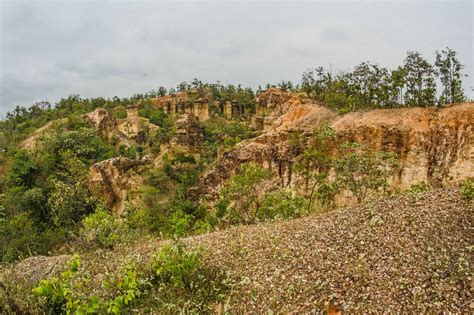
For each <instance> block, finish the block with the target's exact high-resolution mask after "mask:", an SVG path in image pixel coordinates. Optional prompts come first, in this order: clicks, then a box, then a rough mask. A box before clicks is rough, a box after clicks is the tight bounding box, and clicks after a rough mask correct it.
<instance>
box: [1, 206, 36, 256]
mask: <svg viewBox="0 0 474 315" xmlns="http://www.w3.org/2000/svg"><path fill="white" fill-rule="evenodd" d="M0 244H2V246H0V261H1V262H11V261H14V260H16V259H18V258H19V257H21V256H24V255H28V254H29V255H31V254H32V253H35V252H36V249H37V245H38V236H37V233H36V230H35V228H34V222H33V221H32V220H31V219H30V217H29V215H28V213H26V212H22V213H19V214H17V215H15V216H13V217H11V218H9V219H7V220H5V221H4V222H0Z"/></svg>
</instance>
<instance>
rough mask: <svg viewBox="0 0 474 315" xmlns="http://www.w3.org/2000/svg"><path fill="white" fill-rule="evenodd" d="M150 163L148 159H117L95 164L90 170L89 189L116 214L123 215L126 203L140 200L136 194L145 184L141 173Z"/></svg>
mask: <svg viewBox="0 0 474 315" xmlns="http://www.w3.org/2000/svg"><path fill="white" fill-rule="evenodd" d="M150 162H151V161H150V160H149V159H147V158H146V157H145V158H144V159H142V160H141V161H137V160H131V159H128V158H124V157H116V158H111V159H108V160H104V161H101V162H99V163H96V164H93V165H92V166H91V168H90V169H89V189H90V190H91V192H93V193H94V194H95V195H96V196H97V197H99V198H101V199H102V200H104V202H105V205H106V206H107V208H109V209H111V211H112V212H113V213H114V214H116V215H121V214H122V213H123V211H124V209H125V203H126V202H131V203H133V202H134V201H137V200H138V199H137V198H136V196H134V194H136V193H137V191H136V190H137V189H138V188H139V187H140V186H141V185H142V184H143V179H142V178H141V176H140V175H139V173H140V172H139V171H140V168H141V167H142V166H143V165H146V164H148V163H150Z"/></svg>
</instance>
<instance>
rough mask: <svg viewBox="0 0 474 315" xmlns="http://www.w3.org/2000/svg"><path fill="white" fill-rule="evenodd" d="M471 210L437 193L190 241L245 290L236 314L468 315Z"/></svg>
mask: <svg viewBox="0 0 474 315" xmlns="http://www.w3.org/2000/svg"><path fill="white" fill-rule="evenodd" d="M473 214H474V207H473V203H468V202H465V201H463V200H462V198H461V197H460V195H459V193H458V192H457V191H456V190H433V191H431V192H428V193H424V194H422V195H418V196H416V197H413V196H409V195H407V196H400V197H396V198H393V199H391V200H388V201H378V202H376V203H369V204H366V205H364V206H360V207H356V208H346V209H341V210H338V211H333V212H329V213H325V214H322V215H312V216H309V217H306V218H302V219H299V220H293V221H289V222H282V223H276V224H262V225H254V226H247V227H239V228H233V229H230V230H227V231H223V232H219V233H214V234H209V235H203V236H200V237H196V238H194V239H191V240H189V241H190V242H191V243H195V244H201V245H204V246H205V247H207V248H208V249H209V250H208V253H209V256H208V257H207V260H208V263H209V264H211V265H215V266H220V267H221V268H222V269H224V270H228V271H230V272H231V273H232V275H233V276H234V277H235V279H238V280H239V281H240V283H241V285H240V286H239V287H238V288H236V289H235V290H234V292H233V293H232V296H231V299H230V304H231V307H232V310H233V311H237V312H238V313H241V312H259V313H260V312H264V311H266V310H268V309H271V310H273V311H278V312H288V311H291V312H293V311H298V312H306V311H314V310H317V311H320V310H323V309H324V303H325V302H328V301H330V302H332V303H334V304H336V305H338V306H339V307H340V308H341V309H342V310H343V311H351V312H354V311H357V312H367V311H369V312H378V311H384V312H387V311H393V312H401V311H403V312H407V311H417V312H426V311H453V312H460V311H463V312H469V310H470V311H471V312H472V311H473V309H472V308H473V303H472V292H471V286H472V252H473V249H474V246H473V224H472V223H473V222H472V221H473Z"/></svg>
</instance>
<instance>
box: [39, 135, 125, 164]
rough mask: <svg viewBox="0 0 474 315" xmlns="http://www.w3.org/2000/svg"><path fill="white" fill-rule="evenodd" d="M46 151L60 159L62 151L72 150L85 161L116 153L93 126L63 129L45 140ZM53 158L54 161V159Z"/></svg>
mask: <svg viewBox="0 0 474 315" xmlns="http://www.w3.org/2000/svg"><path fill="white" fill-rule="evenodd" d="M43 144H44V151H45V153H47V154H49V155H51V157H52V158H53V159H54V160H56V161H57V160H58V159H59V157H60V156H61V153H63V152H66V151H70V152H71V153H72V154H73V155H74V156H75V157H77V158H79V159H80V160H81V161H82V162H84V163H87V164H88V163H95V162H97V161H100V160H105V159H107V158H110V157H113V156H115V155H116V153H115V151H114V150H113V148H112V147H110V146H109V145H107V143H106V142H105V141H104V140H103V139H102V138H100V136H99V135H98V134H97V131H96V130H94V129H92V128H80V129H79V130H73V131H69V132H67V131H63V130H62V129H58V130H56V132H55V133H54V134H53V135H52V136H50V137H48V138H46V139H45V140H44V141H43ZM54 160H53V161H54Z"/></svg>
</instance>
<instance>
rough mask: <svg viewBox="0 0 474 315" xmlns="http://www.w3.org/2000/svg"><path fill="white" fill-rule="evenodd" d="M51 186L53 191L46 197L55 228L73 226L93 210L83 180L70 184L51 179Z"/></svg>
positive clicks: (91, 200) (91, 201)
mask: <svg viewBox="0 0 474 315" xmlns="http://www.w3.org/2000/svg"><path fill="white" fill-rule="evenodd" d="M51 185H52V187H53V190H52V192H51V193H50V194H49V196H48V207H49V209H50V213H51V218H52V221H53V223H54V225H55V226H60V225H73V224H74V223H75V222H77V220H78V219H80V218H81V217H82V216H83V215H85V214H86V213H88V212H91V211H92V210H93V199H92V198H91V197H90V196H89V191H88V188H87V184H86V183H85V182H84V181H83V180H79V181H77V182H76V183H72V184H70V183H67V182H63V181H59V180H56V179H52V180H51Z"/></svg>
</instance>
